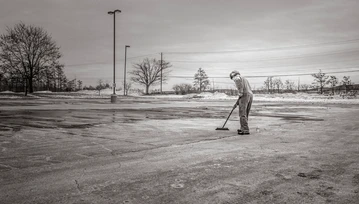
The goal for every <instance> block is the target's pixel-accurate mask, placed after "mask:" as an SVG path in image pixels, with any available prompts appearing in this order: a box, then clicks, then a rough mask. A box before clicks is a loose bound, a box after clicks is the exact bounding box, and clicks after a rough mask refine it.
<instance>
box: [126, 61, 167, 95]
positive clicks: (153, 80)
mask: <svg viewBox="0 0 359 204" xmlns="http://www.w3.org/2000/svg"><path fill="white" fill-rule="evenodd" d="M133 67H134V69H135V70H133V71H132V72H131V74H132V77H131V80H132V81H133V82H134V83H137V84H140V85H144V86H145V87H146V94H148V93H149V88H150V86H151V85H156V84H159V83H160V82H161V72H162V82H166V81H167V80H168V74H169V72H170V70H169V68H170V67H172V65H171V64H170V63H169V62H166V61H164V60H162V67H161V60H156V59H151V60H150V59H148V58H146V59H144V60H143V62H142V63H137V64H134V65H133Z"/></svg>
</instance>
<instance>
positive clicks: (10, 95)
mask: <svg viewBox="0 0 359 204" xmlns="http://www.w3.org/2000/svg"><path fill="white" fill-rule="evenodd" d="M116 93H117V95H118V96H122V94H123V92H122V91H117V92H116ZM111 94H112V90H111V89H105V90H101V92H100V93H99V91H97V90H83V91H78V92H51V91H39V92H35V93H34V94H28V97H29V98H42V97H50V98H68V99H76V98H79V99H81V98H99V99H101V98H109V97H110V95H111ZM129 96H133V97H141V98H146V97H147V98H157V99H161V98H163V99H195V100H235V99H236V98H237V97H236V96H228V95H226V94H225V93H219V92H215V93H211V92H203V93H200V94H187V95H175V94H171V95H141V94H140V93H130V94H129ZM16 98H24V93H14V92H11V91H4V92H0V99H16ZM254 100H255V101H269V102H270V101H273V102H279V101H283V102H312V103H336V104H359V97H357V98H355V97H353V98H342V97H341V96H340V95H334V96H327V95H320V94H308V93H296V94H293V93H283V94H255V95H254Z"/></svg>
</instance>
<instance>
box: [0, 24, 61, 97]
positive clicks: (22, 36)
mask: <svg viewBox="0 0 359 204" xmlns="http://www.w3.org/2000/svg"><path fill="white" fill-rule="evenodd" d="M0 49H1V52H0V61H1V63H2V66H4V67H5V68H6V69H7V70H8V71H12V72H16V73H18V74H19V75H20V76H21V78H22V79H23V80H24V81H25V83H28V86H27V87H28V89H29V92H30V93H32V92H33V80H34V78H35V77H37V75H39V73H40V70H41V69H42V68H44V67H45V66H50V65H51V64H53V63H56V62H58V60H59V59H60V57H61V54H60V51H59V50H60V48H59V47H58V46H57V45H56V43H55V42H54V41H53V40H52V38H51V37H50V35H49V34H48V33H47V32H46V31H44V29H42V28H41V27H35V26H32V25H25V24H24V23H19V24H17V25H15V27H14V28H7V34H3V35H1V36H0ZM25 94H27V91H26V92H25Z"/></svg>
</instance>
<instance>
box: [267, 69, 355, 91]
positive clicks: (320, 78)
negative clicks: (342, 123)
mask: <svg viewBox="0 0 359 204" xmlns="http://www.w3.org/2000/svg"><path fill="white" fill-rule="evenodd" d="M311 76H312V77H314V81H313V83H312V84H299V82H298V85H296V83H295V82H294V81H291V80H289V79H287V80H285V81H284V82H283V81H282V80H281V78H275V77H272V76H269V77H267V79H266V80H265V81H264V86H263V87H262V90H265V91H267V93H281V92H293V91H309V90H315V91H317V92H318V93H319V94H323V93H324V92H325V91H328V90H330V93H331V94H333V95H334V94H335V90H336V89H338V88H336V87H337V86H338V85H339V86H342V87H344V89H343V90H341V89H339V91H344V92H345V93H346V92H348V91H351V89H352V88H353V86H352V85H353V84H354V83H352V81H351V79H350V76H344V77H343V79H342V80H341V81H340V79H338V78H337V77H336V76H334V75H326V74H325V73H323V72H322V70H319V72H318V73H315V74H312V75H311Z"/></svg>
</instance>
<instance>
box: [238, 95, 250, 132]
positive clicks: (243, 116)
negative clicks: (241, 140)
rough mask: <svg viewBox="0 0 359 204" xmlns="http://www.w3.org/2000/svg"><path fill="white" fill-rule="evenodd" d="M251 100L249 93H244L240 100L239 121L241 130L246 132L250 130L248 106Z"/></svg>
mask: <svg viewBox="0 0 359 204" xmlns="http://www.w3.org/2000/svg"><path fill="white" fill-rule="evenodd" d="M249 100H250V96H249V95H243V96H242V98H241V99H240V100H239V122H240V124H241V131H242V132H244V133H248V132H249V127H248V118H247V115H248V114H247V108H248V102H249Z"/></svg>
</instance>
